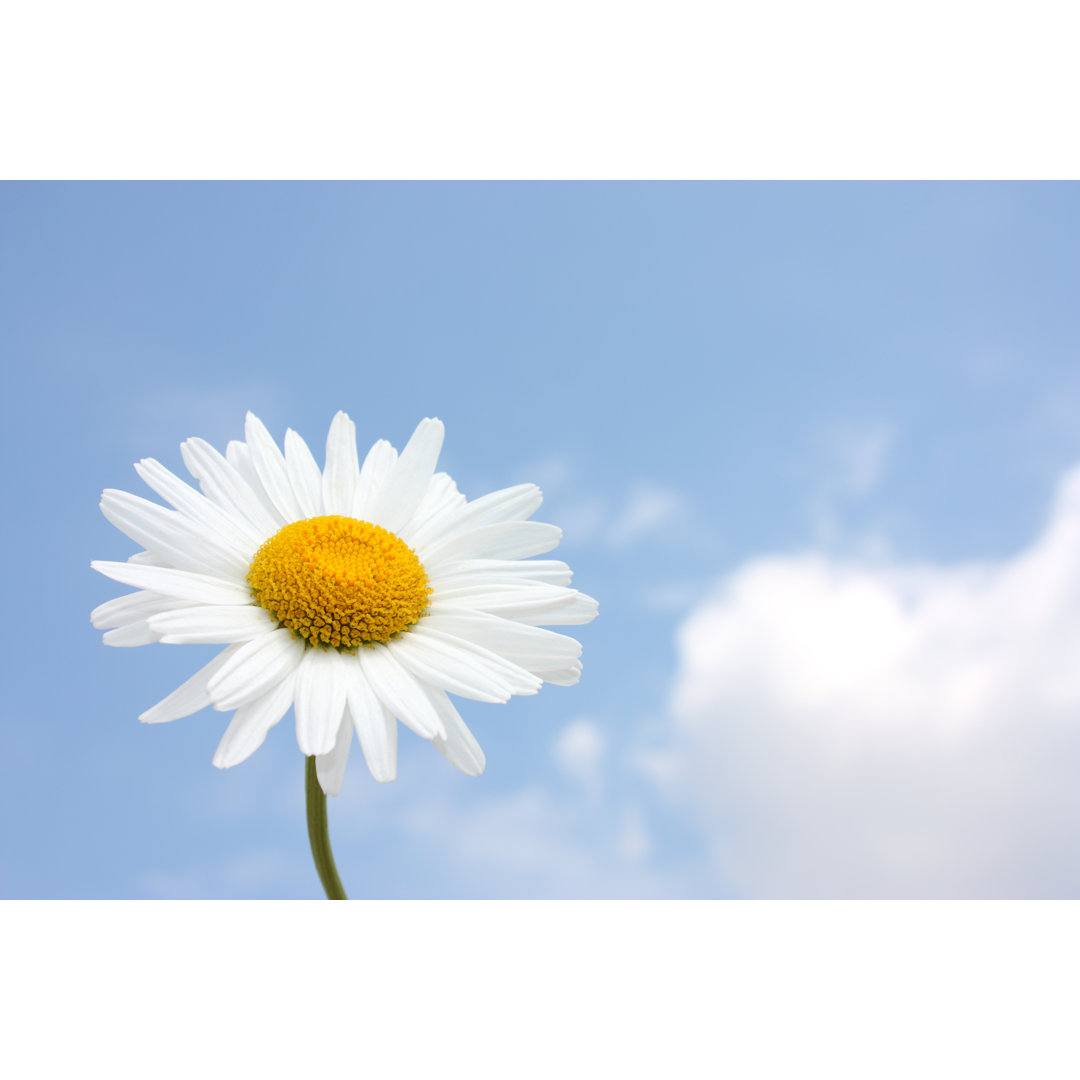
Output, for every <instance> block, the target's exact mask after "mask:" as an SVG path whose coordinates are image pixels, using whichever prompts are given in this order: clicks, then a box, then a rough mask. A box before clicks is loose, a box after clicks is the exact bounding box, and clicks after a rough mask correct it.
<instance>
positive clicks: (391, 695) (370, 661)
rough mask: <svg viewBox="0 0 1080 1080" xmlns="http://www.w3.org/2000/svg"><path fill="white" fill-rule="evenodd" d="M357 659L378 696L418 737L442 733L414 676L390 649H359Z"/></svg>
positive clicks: (431, 707) (436, 717)
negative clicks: (395, 657) (396, 658)
mask: <svg viewBox="0 0 1080 1080" xmlns="http://www.w3.org/2000/svg"><path fill="white" fill-rule="evenodd" d="M356 655H357V658H358V659H359V661H360V664H361V666H362V667H363V670H364V675H365V676H366V677H367V681H368V683H369V684H370V685H371V689H372V690H374V691H375V694H376V696H377V697H378V699H379V700H380V701H381V702H382V703H383V704H384V705H385V706H386V707H387V709H389V710H390V712H391V713H392V714H393V715H394V716H396V717H397V718H398V719H399V720H400V721H401V722H402V723H403V724H404V725H405V726H406V727H407V728H409V729H410V730H412V731H415V732H416V734H417V735H419V736H420V737H421V738H422V739H430V738H432V737H433V736H435V735H439V734H443V735H445V734H446V733H445V731H443V726H442V721H441V720H440V719H439V716H438V713H436V712H435V709H434V707H433V706H432V704H431V702H430V701H428V699H427V696H426V695H425V694H424V693H423V691H422V690H421V689H420V687H419V686H418V685H417V682H416V679H414V678H413V676H412V675H410V674H409V672H408V671H406V670H405V668H403V667H402V666H401V664H400V663H399V662H398V661H397V660H395V659H394V657H393V655H392V654H391V651H390V649H387V648H383V647H380V646H376V647H375V648H373V649H360V650H358V651H357V654H356Z"/></svg>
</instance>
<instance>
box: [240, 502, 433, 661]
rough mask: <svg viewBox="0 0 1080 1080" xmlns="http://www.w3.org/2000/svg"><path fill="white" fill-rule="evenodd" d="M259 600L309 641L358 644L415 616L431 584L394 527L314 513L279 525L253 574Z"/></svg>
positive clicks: (385, 637) (389, 633) (396, 630)
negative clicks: (311, 516)
mask: <svg viewBox="0 0 1080 1080" xmlns="http://www.w3.org/2000/svg"><path fill="white" fill-rule="evenodd" d="M247 581H248V584H249V585H250V586H251V591H252V593H253V594H254V596H255V599H256V601H257V602H258V603H259V604H260V605H261V606H262V607H264V608H266V610H267V611H269V612H270V614H271V615H273V616H274V618H275V619H277V620H278V621H279V622H280V623H281V624H282V626H287V627H288V628H289V629H290V630H292V631H293V633H294V634H299V635H300V636H301V637H303V638H305V639H306V640H307V643H308V644H309V645H320V644H321V645H331V646H333V647H335V648H339V647H340V648H344V649H354V648H356V646H358V645H370V644H371V643H372V642H376V641H381V642H386V641H389V640H390V639H391V638H392V637H393V636H394V635H395V634H400V633H401V632H402V631H403V630H407V629H408V628H409V627H410V626H412V625H413V623H415V622H417V621H418V620H419V618H420V617H421V615H423V614H424V609H425V608H426V607H427V603H428V597H429V596H430V595H431V589H430V587H429V586H428V579H427V574H425V573H424V568H423V566H422V565H421V564H420V560H419V559H418V558H417V557H416V554H415V553H414V552H413V550H412V548H410V547H409V546H408V545H407V544H406V543H404V541H402V540H399V539H398V538H397V537H396V536H395V535H394V534H393V533H392V532H387V530H386V529H383V528H380V527H379V526H378V525H372V524H371V523H370V522H367V521H357V520H356V519H355V518H347V517H339V516H337V515H336V514H334V515H330V516H328V517H315V518H308V519H307V520H306V521H295V522H293V523H292V524H291V525H286V526H285V528H283V529H282V530H281V531H280V532H278V533H275V534H274V535H273V536H272V537H270V539H269V540H267V541H266V543H265V544H263V546H262V547H261V548H259V550H258V551H257V552H256V553H255V558H254V559H253V560H252V562H251V569H250V570H249V571H248V575H247Z"/></svg>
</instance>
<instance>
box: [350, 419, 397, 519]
mask: <svg viewBox="0 0 1080 1080" xmlns="http://www.w3.org/2000/svg"><path fill="white" fill-rule="evenodd" d="M395 464H397V451H396V450H395V449H394V448H393V447H392V446H391V445H390V444H389V443H388V442H387V441H386V440H385V439H379V441H378V442H376V443H375V444H374V445H373V446H372V448H371V449H370V450H369V451H368V452H367V457H365V458H364V464H363V465H362V466H361V468H360V479H359V481H358V482H357V485H356V493H355V495H354V496H353V504H352V516H353V517H354V518H358V519H359V520H360V521H371V506H372V503H373V501H374V499H375V496H376V495H378V493H379V492H380V491H382V488H383V485H384V484H385V483H386V478H387V477H388V476H389V475H390V472H391V470H392V469H393V468H394V465H395ZM373 524H378V522H373Z"/></svg>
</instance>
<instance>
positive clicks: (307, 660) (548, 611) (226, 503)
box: [91, 412, 597, 794]
mask: <svg viewBox="0 0 1080 1080" xmlns="http://www.w3.org/2000/svg"><path fill="white" fill-rule="evenodd" d="M442 441H443V425H442V423H441V421H439V420H430V419H429V420H422V421H421V422H420V424H419V425H418V426H417V428H416V431H415V432H414V433H413V436H412V438H411V439H410V440H409V442H408V444H407V445H406V447H405V449H404V450H402V452H401V453H400V454H398V453H397V451H396V450H395V449H394V448H393V447H392V446H391V445H390V444H389V443H388V442H386V441H385V440H380V441H378V442H376V443H375V445H374V446H373V447H372V448H371V450H370V451H369V452H368V454H367V457H365V459H364V462H363V464H362V465H361V464H360V461H359V459H358V456H357V452H356V429H355V426H354V425H353V422H352V421H351V420H350V419H349V417H348V416H346V415H345V413H341V412H339V413H338V414H337V416H335V417H334V420H333V422H332V423H331V425H330V433H329V435H328V437H327V442H326V466H325V468H323V469H322V470H320V469H319V466H318V465H317V463H316V461H315V458H314V457H313V456H312V453H311V451H310V450H309V449H308V446H307V444H306V443H305V442H304V440H303V439H302V438H300V436H299V435H297V434H296V432H294V431H291V430H290V431H287V432H286V433H285V447H284V452H282V450H281V449H280V448H279V447H278V446H277V444H276V443H275V442H274V440H273V438H271V436H270V434H269V432H268V431H267V430H266V428H265V427H264V426H263V424H262V423H261V421H259V419H258V418H257V417H255V416H254V415H252V414H251V413H248V415H247V423H246V426H245V441H243V442H231V443H229V446H228V449H227V451H226V453H225V455H224V456H222V455H221V454H220V453H218V452H217V451H216V450H215V449H214V448H213V447H211V446H210V445H209V444H208V443H206V442H204V441H203V440H202V439H188V440H187V441H186V442H185V443H183V445H182V446H181V448H180V449H181V452H182V454H183V458H184V464H185V465H186V466H187V468H188V470H189V471H190V472H191V474H192V476H194V478H195V479H196V481H197V482H198V485H199V488H200V489H201V490H200V491H197V490H195V489H194V488H193V487H191V486H190V485H189V484H187V483H186V482H185V481H183V480H181V479H180V478H179V477H177V476H175V475H174V474H173V473H171V472H170V471H169V470H168V469H166V468H165V467H164V466H162V465H161V464H159V463H158V462H157V461H154V460H153V459H152V458H146V459H144V460H143V461H140V462H139V463H138V464H137V465H136V466H135V469H136V471H137V472H138V474H139V475H140V476H141V477H142V479H143V480H144V481H145V482H146V483H147V484H148V485H149V486H150V487H151V488H152V489H153V490H154V491H155V492H156V493H157V494H158V495H159V496H161V498H162V499H164V500H165V501H166V502H167V503H168V504H169V505H170V506H171V507H173V509H167V508H166V507H164V506H161V505H159V504H157V503H154V502H150V501H149V500H147V499H143V498H140V497H139V496H136V495H130V494H128V493H127V492H124V491H115V490H111V489H110V490H106V491H105V492H104V494H103V495H102V499H101V510H102V513H104V515H105V517H106V518H108V520H109V521H110V522H112V524H113V525H115V526H116V527H117V528H118V529H120V530H121V531H122V532H124V533H126V534H127V536H129V537H130V538H131V539H132V540H135V541H136V542H137V543H139V544H141V545H143V547H144V548H145V550H143V551H140V552H138V553H137V554H135V555H132V556H131V557H130V558H129V559H128V560H127V562H101V561H98V562H93V563H91V566H92V567H93V568H94V569H95V570H98V571H100V572H101V573H102V574H105V575H106V576H107V577H110V578H112V579H113V580H115V581H119V582H121V583H123V584H125V585H131V586H134V587H135V588H136V589H137V590H138V591H136V592H134V593H129V594H128V595H126V596H122V597H119V598H118V599H116V600H110V601H108V602H107V603H104V604H102V605H101V606H99V607H97V608H95V610H94V611H93V613H92V615H91V620H92V622H93V624H94V626H96V627H98V628H99V629H103V630H107V633H106V634H105V635H104V640H105V643H106V644H108V645H146V644H149V643H150V642H154V641H161V642H165V643H168V644H185V643H202V644H207V643H209V644H218V645H224V646H225V648H224V649H222V651H221V652H220V653H218V655H217V656H215V657H214V659H213V660H211V661H210V663H208V664H207V665H206V666H205V667H203V668H201V669H200V670H199V671H197V672H196V673H195V674H194V675H192V676H191V678H190V679H188V680H187V682H185V683H184V684H183V685H181V686H180V687H178V688H177V689H176V690H174V691H173V692H172V693H171V694H169V695H168V696H167V697H166V698H164V699H163V700H162V701H160V702H158V704H156V705H154V706H153V707H152V708H150V709H147V711H146V712H144V713H143V714H142V715H141V716H140V717H139V719H140V720H142V721H144V722H146V723H160V722H163V721H166V720H176V719H179V718H180V717H182V716H189V715H191V714H192V713H194V712H197V711H198V710H199V709H202V708H204V707H205V706H207V705H212V706H213V707H214V708H215V709H217V710H219V711H223V712H231V711H233V710H235V712H234V715H233V717H232V720H231V721H230V722H229V725H228V727H227V728H226V730H225V734H224V736H223V737H222V739H221V742H220V744H219V746H218V748H217V752H216V754H215V755H214V764H215V765H217V766H219V767H220V768H227V767H229V766H231V765H236V764H238V763H239V762H241V761H243V760H244V759H245V758H247V757H249V756H250V755H251V754H252V753H254V751H255V750H256V749H258V747H259V746H260V745H261V744H262V742H263V740H264V739H265V738H266V734H267V732H268V731H269V730H270V728H271V727H273V726H274V725H275V724H276V723H277V722H278V721H279V720H280V719H281V718H282V717H283V716H284V715H285V713H286V712H288V710H289V708H290V706H291V707H293V708H294V711H295V714H296V738H297V742H298V743H299V745H300V749H301V750H302V751H303V752H304V753H305V754H307V755H312V756H314V757H315V758H316V763H317V766H318V776H319V782H320V783H321V785H322V787H323V789H324V790H325V791H327V792H328V793H330V794H337V793H338V791H339V790H340V789H341V781H342V778H343V776H344V773H345V765H346V762H347V760H348V755H349V748H350V746H351V744H352V733H353V731H354V730H355V731H356V734H357V737H358V739H359V742H360V746H361V748H362V750H363V752H364V757H365V759H366V760H367V764H368V768H369V769H370V770H371V774H372V775H373V776H374V777H375V779H376V780H379V781H384V782H385V781H388V780H393V779H394V777H395V776H396V774H397V721H398V720H400V721H401V722H402V723H403V724H404V725H405V726H406V727H408V728H410V729H411V730H412V731H414V732H416V734H418V735H420V736H422V737H423V738H425V739H430V740H431V741H432V742H433V743H434V744H435V746H436V747H437V748H438V749H439V751H440V752H441V753H442V754H443V755H444V756H445V757H446V758H447V759H448V760H449V761H450V762H451V763H452V764H454V765H456V766H457V767H458V768H459V769H461V770H462V771H463V772H466V773H468V774H470V775H473V776H475V775H478V774H479V773H480V772H482V771H483V768H484V754H483V751H482V750H481V749H480V746H479V744H478V743H477V742H476V739H475V738H473V735H472V733H471V732H470V731H469V729H468V728H467V727H466V726H465V724H464V722H463V721H462V719H461V716H460V715H459V714H458V711H457V709H456V708H455V706H454V704H453V703H452V702H451V700H450V698H449V696H448V695H449V694H451V693H452V694H456V695H458V696H459V697H465V698H472V699H474V700H476V701H489V702H505V701H508V700H509V698H510V697H511V696H512V695H514V694H535V693H536V692H537V690H538V689H539V688H540V685H541V683H542V682H551V683H558V684H560V685H564V686H569V685H571V684H573V683H575V682H577V680H578V677H579V675H580V672H581V663H580V661H579V660H578V657H579V656H580V654H581V646H580V645H579V644H578V642H577V641H575V640H574V639H573V638H570V637H566V636H565V635H563V634H557V633H554V632H553V631H551V630H545V629H542V627H541V624H546V625H549V626H555V625H568V624H576V623H586V622H589V621H590V620H592V619H593V618H595V616H596V612H597V604H596V601H595V600H593V599H592V598H591V597H588V596H585V595H584V594H583V593H579V592H578V591H577V590H575V589H571V588H569V587H568V586H569V583H570V568H569V567H568V566H567V565H566V564H565V563H562V562H558V561H555V560H550V559H533V558H531V557H532V556H534V555H540V554H543V553H544V552H546V551H550V550H551V549H552V548H554V547H555V546H556V545H557V544H558V542H559V539H560V536H561V535H562V534H561V530H559V529H558V528H557V527H556V526H554V525H547V524H544V523H541V522H536V521H530V520H528V519H529V517H530V515H532V514H533V513H534V512H535V511H536V509H537V508H538V507H539V506H540V502H541V494H540V489H539V488H538V487H537V486H536V485H535V484H519V485H517V486H515V487H510V488H505V489H503V490H502V491H496V492H493V493H491V494H490V495H485V496H483V497H482V498H479V499H474V500H472V501H469V500H467V499H466V498H465V496H464V495H462V494H461V493H460V492H459V491H458V489H457V486H456V485H455V483H454V481H453V480H451V479H450V477H449V476H447V475H446V473H437V472H436V471H435V466H436V462H437V460H438V456H439V451H440V450H441V448H442Z"/></svg>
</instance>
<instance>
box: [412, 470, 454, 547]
mask: <svg viewBox="0 0 1080 1080" xmlns="http://www.w3.org/2000/svg"><path fill="white" fill-rule="evenodd" d="M464 505H465V496H464V495H462V494H461V492H460V491H458V486H457V484H455V483H454V481H453V480H452V479H451V478H450V477H449V476H448V475H447V474H446V473H443V472H440V473H436V474H435V475H434V476H433V477H432V478H431V483H429V484H428V489H427V491H426V492H425V493H424V497H423V498H422V499H421V500H420V505H419V506H418V507H417V508H416V511H415V512H414V513H413V516H412V518H411V519H410V520H409V522H408V524H406V525H405V526H403V527H402V529H401V531H400V532H399V533H398V536H400V537H401V539H402V540H404V541H405V543H406V544H408V545H409V547H416V536H417V534H418V532H419V530H420V529H422V528H424V527H426V526H427V525H428V523H429V522H433V521H435V520H439V521H442V520H449V519H450V516H451V515H452V514H453V513H454V512H455V511H456V510H457V509H459V508H460V507H462V506H464Z"/></svg>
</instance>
